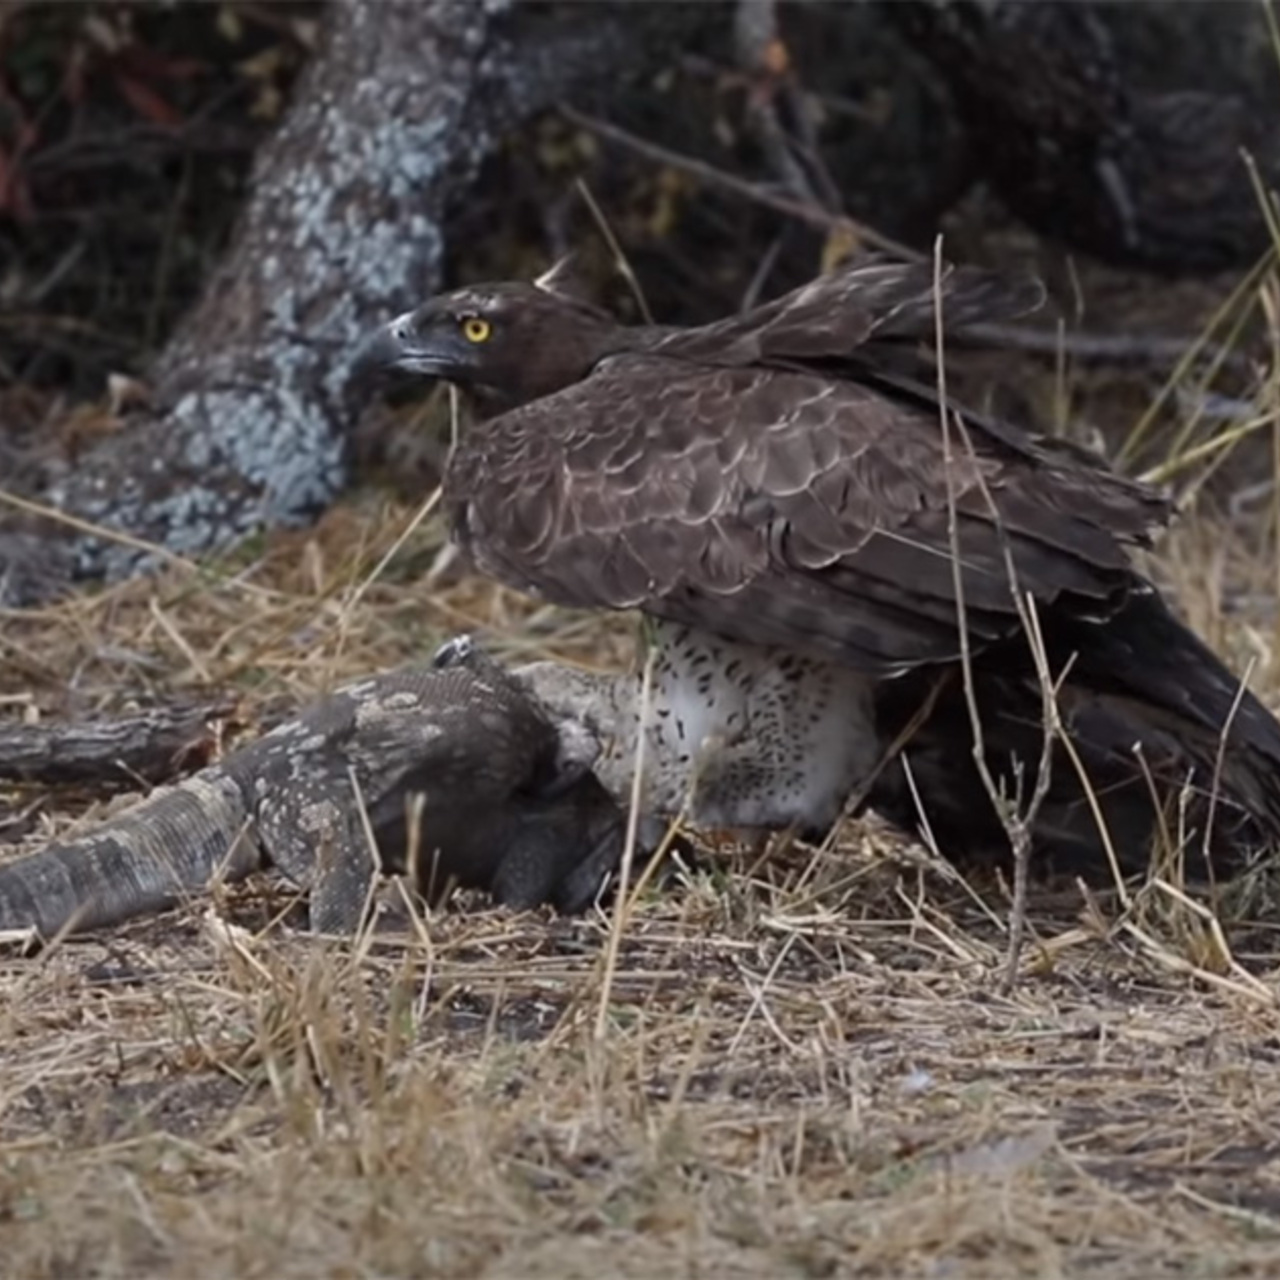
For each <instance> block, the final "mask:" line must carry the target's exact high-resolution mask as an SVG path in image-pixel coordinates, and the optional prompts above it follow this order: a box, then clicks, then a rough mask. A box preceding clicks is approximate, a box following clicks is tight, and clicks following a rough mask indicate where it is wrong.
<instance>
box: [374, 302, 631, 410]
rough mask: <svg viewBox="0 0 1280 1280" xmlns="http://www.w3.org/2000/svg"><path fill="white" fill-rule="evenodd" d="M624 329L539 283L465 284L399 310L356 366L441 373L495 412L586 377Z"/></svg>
mask: <svg viewBox="0 0 1280 1280" xmlns="http://www.w3.org/2000/svg"><path fill="white" fill-rule="evenodd" d="M624 332H625V331H624V330H623V328H622V326H621V325H619V324H618V323H617V322H616V321H615V320H614V319H613V317H611V316H610V315H609V314H608V313H607V312H604V311H601V310H599V309H597V308H596V307H593V306H591V305H590V304H588V303H585V302H583V301H581V300H579V299H577V298H574V297H572V296H569V295H567V294H565V293H561V292H559V291H554V290H551V289H547V288H545V287H543V286H542V285H540V284H523V283H503V284H478V285H469V286H468V287H466V288H464V289H455V290H454V291H453V292H451V293H442V294H438V295H437V296H436V297H434V298H431V299H429V300H428V301H426V302H424V303H423V304H422V306H420V307H418V308H417V309H416V310H415V311H408V312H406V313H405V314H404V315H402V316H398V317H397V318H396V319H395V320H393V321H392V322H391V323H390V324H388V325H386V326H385V327H383V328H382V329H381V330H379V331H378V333H376V334H375V335H374V337H373V338H372V340H371V341H370V342H369V344H368V345H367V346H366V348H365V350H364V351H363V352H361V354H360V357H359V359H358V364H359V366H360V367H361V368H364V369H367V368H371V367H372V368H391V369H399V370H402V371H404V372H406V373H413V374H421V375H424V376H426V377H431V378H443V379H444V380H445V381H447V382H452V383H454V384H455V385H456V386H457V387H459V388H460V389H461V390H463V391H464V392H466V393H468V394H469V395H470V396H472V397H473V398H474V399H475V400H477V401H478V402H479V404H480V406H481V407H482V408H484V409H486V410H487V411H488V412H490V413H496V412H504V411H506V410H508V409H514V408H516V407H517V406H519V405H522V404H526V403H528V402H529V401H530V400H537V399H540V398H541V397H542V396H547V395H551V394H552V393H554V392H556V391H559V390H561V389H562V388H564V387H567V386H569V385H570V384H572V383H574V382H577V381H579V380H580V379H582V378H585V377H586V376H587V374H589V373H590V372H591V369H592V367H593V366H594V365H595V363H596V361H597V360H599V359H600V358H601V356H603V355H605V354H607V353H608V352H609V351H611V350H617V349H618V348H619V347H620V346H621V345H622V344H621V343H620V341H619V338H620V335H621V334H623V333H624Z"/></svg>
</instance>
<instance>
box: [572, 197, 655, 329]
mask: <svg viewBox="0 0 1280 1280" xmlns="http://www.w3.org/2000/svg"><path fill="white" fill-rule="evenodd" d="M574 185H575V186H576V187H577V189H578V194H579V195H580V196H581V197H582V199H583V200H584V201H585V203H586V206H587V208H588V209H589V210H590V211H591V216H592V218H594V219H595V224H596V226H597V227H598V228H599V230H600V234H601V235H602V236H603V237H604V242H605V244H607V245H608V246H609V252H610V253H612V254H613V264H614V266H616V267H617V268H618V270H619V272H621V274H622V278H623V279H624V280H625V281H626V282H627V288H628V289H630V290H631V296H632V297H633V298H635V300H636V306H637V307H639V308H640V314H641V315H642V316H643V317H644V322H645V324H650V325H651V324H652V323H653V313H652V312H651V311H650V310H649V304H648V302H646V301H645V296H644V290H643V289H642V288H641V287H640V281H639V279H638V278H637V276H636V273H635V271H634V270H633V269H632V266H631V262H630V260H629V259H628V257H627V255H626V254H625V253H623V252H622V246H621V245H620V244H619V243H618V237H617V236H615V235H614V234H613V228H612V227H611V226H610V225H609V220H608V218H606V217H605V216H604V210H603V209H601V208H600V205H599V204H598V203H597V202H596V198H595V196H593V195H592V194H591V188H590V187H588V186H587V184H586V183H585V182H583V180H582V179H581V178H579V179H578V180H577V182H576V183H575V184H574Z"/></svg>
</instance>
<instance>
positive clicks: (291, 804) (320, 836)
mask: <svg viewBox="0 0 1280 1280" xmlns="http://www.w3.org/2000/svg"><path fill="white" fill-rule="evenodd" d="M344 790H349V789H344V788H340V787H335V788H333V791H334V792H335V793H336V794H337V796H338V799H337V800H335V799H334V798H333V795H325V796H323V798H321V799H316V800H312V801H309V802H308V801H306V800H299V799H297V798H296V796H293V795H292V794H290V793H288V792H285V791H281V792H280V793H278V797H277V798H274V799H273V800H270V801H264V802H263V803H262V804H261V805H260V807H259V824H260V835H261V839H262V843H263V846H264V847H265V848H266V849H267V851H268V854H269V855H270V858H271V861H272V863H273V864H274V865H275V866H276V867H278V868H279V869H280V870H281V871H282V872H283V873H284V874H285V875H286V876H287V877H288V878H289V879H290V880H291V881H292V882H293V883H294V884H296V885H297V886H298V887H299V888H301V889H307V890H309V891H310V893H309V904H310V909H311V928H312V930H313V931H315V932H316V933H336V934H347V935H350V934H353V933H355V932H356V930H357V929H358V928H359V927H360V923H361V920H362V918H363V915H364V911H365V908H366V906H367V904H368V903H369V901H370V898H371V891H372V886H373V883H374V880H375V878H376V877H377V875H378V871H379V867H378V860H377V853H376V850H375V849H373V848H371V847H370V844H369V837H368V834H367V832H366V830H365V824H364V822H363V821H362V820H361V817H360V806H359V805H358V804H357V803H356V801H355V797H354V796H352V797H351V798H350V799H349V800H348V799H347V798H346V797H345V796H344V795H343V794H342V793H343V791H344Z"/></svg>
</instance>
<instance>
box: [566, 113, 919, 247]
mask: <svg viewBox="0 0 1280 1280" xmlns="http://www.w3.org/2000/svg"><path fill="white" fill-rule="evenodd" d="M560 114H561V115H562V116H564V118H565V119H566V120H568V121H569V122H570V123H572V124H576V125H578V126H579V127H580V128H583V129H587V130H589V131H590V132H591V133H594V134H595V135H596V136H597V137H600V138H604V139H605V140H606V141H608V142H613V143H616V144H617V145H618V146H620V147H625V148H627V150H629V151H633V152H635V153H636V154H637V155H641V156H644V157H645V158H646V159H648V160H652V161H654V162H655V163H657V164H664V165H668V166H670V167H671V168H673V169H679V170H680V171H681V172H682V173H687V174H690V175H692V176H693V177H695V178H698V179H700V180H701V181H703V182H705V183H707V184H708V185H710V186H717V187H720V188H722V189H723V190H725V191H732V192H734V193H735V194H736V195H740V196H742V197H744V198H745V199H747V200H750V201H751V202H752V203H753V204H759V205H764V206H765V207H766V208H769V209H774V210H776V211H777V212H778V213H785V214H787V215H788V216H789V217H792V218H798V219H799V220H800V221H801V222H807V223H808V224H809V225H810V226H813V227H817V228H819V229H820V230H823V231H840V232H843V233H844V234H846V235H849V236H851V237H853V238H854V239H855V240H860V241H864V242H865V243H867V244H870V245H874V246H875V247H876V248H878V249H883V250H884V251H885V252H886V253H891V254H893V255H894V256H895V257H898V258H902V259H903V260H905V261H908V262H922V261H924V255H923V254H922V253H920V252H919V251H918V250H916V249H912V248H911V247H910V246H908V245H905V244H902V243H901V242H900V241H897V240H894V239H891V238H890V237H889V236H886V235H881V233H880V232H879V231H876V230H874V228H872V227H869V226H867V225H866V223H864V222H858V221H857V220H856V219H854V218H850V217H847V216H845V215H844V214H832V213H828V212H826V210H824V209H821V208H819V207H818V206H816V205H809V204H806V203H805V202H804V201H802V200H796V199H793V198H792V197H791V196H785V195H780V194H779V193H778V192H776V191H772V190H770V189H769V188H768V187H766V186H764V185H762V184H760V183H757V182H751V181H749V180H748V179H746V178H739V177H738V176H737V175H736V174H732V173H726V172H725V171H724V170H723V169H717V168H716V167H715V166H714V165H710V164H707V163H706V162H705V161H703V160H697V159H694V157H692V156H685V155H681V154H680V153H679V152H678V151H669V150H668V149H667V148H666V147H662V146H659V145H658V144H657V143H656V142H649V141H647V140H646V139H644V138H640V137H637V136H636V135H635V134H634V133H629V132H628V131H627V130H626V129H620V128H618V126H617V125H616V124H610V123H608V121H606V120H599V119H597V118H596V117H595V116H589V115H585V114H584V113H583V112H581V111H578V110H577V109H575V108H574V107H570V106H568V105H567V104H562V105H561V107H560Z"/></svg>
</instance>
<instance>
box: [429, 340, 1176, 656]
mask: <svg viewBox="0 0 1280 1280" xmlns="http://www.w3.org/2000/svg"><path fill="white" fill-rule="evenodd" d="M969 435H970V439H971V441H972V444H973V448H972V451H970V452H965V451H963V449H962V446H961V444H960V441H959V439H957V440H956V442H955V448H956V454H955V456H954V457H953V459H952V461H951V465H950V473H951V484H952V490H953V495H954V503H955V508H956V513H957V519H958V536H959V544H960V548H961V574H960V577H961V582H962V587H963V593H964V599H965V605H966V614H967V622H968V626H969V630H970V633H971V637H972V639H973V641H974V643H975V645H978V646H981V645H983V644H986V643H989V642H992V641H995V640H997V639H998V638H1000V637H1001V636H1005V635H1008V634H1010V633H1011V632H1012V631H1013V630H1014V629H1015V628H1016V627H1017V626H1018V618H1017V612H1016V607H1015V605H1014V602H1013V598H1012V594H1011V591H1010V586H1009V580H1008V574H1007V570H1006V552H1007V554H1009V555H1011V556H1012V559H1013V563H1014V565H1015V569H1016V573H1017V577H1018V581H1019V585H1020V587H1021V589H1022V590H1024V591H1030V592H1031V593H1032V594H1033V595H1034V596H1035V597H1036V598H1037V600H1038V601H1039V602H1040V603H1041V604H1042V605H1049V606H1054V607H1058V608H1061V609H1063V610H1065V611H1066V612H1068V613H1070V614H1076V615H1079V616H1085V617H1087V616H1106V615H1108V614H1110V613H1111V612H1112V611H1114V610H1115V609H1116V608H1118V607H1119V605H1120V604H1121V603H1122V601H1123V600H1124V598H1125V597H1126V595H1127V594H1128V592H1129V590H1130V589H1131V588H1132V586H1133V585H1134V583H1135V582H1136V581H1137V580H1136V578H1135V577H1134V574H1133V572H1132V569H1131V568H1130V565H1129V560H1128V555H1127V551H1126V547H1125V544H1126V543H1132V542H1141V541H1144V540H1145V538H1146V536H1147V533H1148V530H1149V528H1150V526H1151V525H1152V524H1154V523H1156V522H1158V521H1159V520H1161V519H1162V518H1163V517H1164V515H1165V511H1166V508H1165V504H1164V502H1163V501H1162V500H1161V499H1160V498H1159V497H1158V496H1157V495H1156V494H1155V493H1154V492H1153V491H1151V490H1148V489H1146V488H1144V487H1141V486H1139V485H1136V484H1134V483H1132V482H1130V481H1127V480H1125V479H1123V478H1121V477H1119V476H1117V475H1115V474H1114V473H1112V472H1110V471H1108V470H1106V469H1105V467H1103V466H1102V465H1101V464H1099V465H1098V466H1097V467H1091V466H1085V465H1084V464H1082V463H1081V462H1080V461H1079V460H1078V459H1076V458H1073V457H1071V456H1069V455H1060V454H1058V453H1055V452H1049V451H1045V450H1042V449H1040V448H1039V447H1038V446H1037V445H1036V444H1035V442H1033V441H1032V440H1031V439H1030V438H1029V437H1026V438H1024V437H1020V436H1015V435H1005V434H1003V433H1002V435H1001V436H1000V437H999V438H992V437H991V436H989V435H988V434H987V433H985V432H984V431H983V429H982V427H981V424H973V425H971V426H970V429H969ZM945 462H946V459H945V456H944V449H943V442H942V435H941V428H940V425H939V423H938V421H937V419H936V416H934V415H933V414H931V413H930V412H929V411H928V410H927V409H925V408H921V407H920V406H918V405H915V404H902V403H898V402H897V401H895V400H893V399H890V398H888V397H886V396H885V395H884V394H881V393H880V392H878V391H876V390H873V389H870V388H867V387H864V386H861V385H858V384H855V383H852V382H847V381H838V380H832V379H827V378H823V377H820V376H818V375H810V374H805V373H798V372H779V371H777V370H769V369H760V368H749V367H748V368H735V367H720V368H705V367H703V368H699V367H692V368H691V367H690V366H689V365H688V364H686V363H684V362H680V361H676V360H671V359H667V358H664V357H663V356H661V355H651V354H649V355H627V356H618V357H612V358H610V359H608V360H606V361H604V362H603V363H602V364H601V365H600V366H599V368H598V369H597V371H596V372H595V373H594V374H593V375H592V376H591V377H589V378H587V379H585V380H584V381H582V382H580V383H577V384H575V385H573V386H571V387H568V388H566V389H565V390H564V391H561V392H559V393H557V394H555V395H552V396H547V397H544V398H543V399H541V400H537V401H534V402H532V403H530V404H528V405H526V406H524V407H523V408H521V409H518V410H515V411H513V412H510V413H507V414H504V415H502V416H500V417H498V418H495V419H492V420H490V421H488V422H486V423H483V424H480V425H478V426H477V427H476V428H475V429H473V430H472V431H471V432H469V433H468V435H467V437H466V438H465V440H464V443H463V444H462V445H461V446H460V448H459V451H458V453H457V455H456V457H455V459H454V462H453V465H452V467H451V472H450V476H449V482H448V485H447V489H448V492H449V494H450V503H451V507H452V511H453V518H454V522H455V527H456V529H457V532H458V534H459V537H460V538H461V540H462V541H463V543H464V544H466V545H467V546H468V547H469V548H470V550H471V552H472V554H473V555H474V556H475V558H476V560H477V561H478V563H479V564H480V566H481V567H482V568H483V569H485V570H487V571H488V572H490V573H492V574H494V575H495V576H497V577H499V578H502V579H504V580H506V581H507V582H509V583H511V584H512V585H515V586H517V587H521V588H523V589H526V590H531V591H534V592H536V593H538V594H540V595H542V596H544V597H545V598H548V599H551V600H554V601H557V602H559V603H563V604H567V605H573V606H580V607H581V606H590V607H609V608H631V607H640V608H642V609H645V610H646V611H648V612H650V613H653V614H655V615H658V616H663V617H668V618H671V619H674V620H679V621H685V622H688V623H691V624H695V625H698V626H701V627H705V628H707V629H709V630H712V631H717V632H720V633H722V634H725V635H728V636H731V637H733V638H737V639H741V640H747V641H756V642H760V643H775V644H785V645H788V646H790V647H792V648H795V649H797V650H800V651H804V652H810V653H815V654H820V655H823V656H826V657H833V658H838V659H840V660H842V661H846V662H851V663H854V664H856V665H858V666H861V667H863V668H865V669H867V670H869V671H874V672H882V673H887V672H890V671H896V670H902V669H904V668H905V667H909V666H912V665H915V664H919V663H923V662H929V661H936V660H939V659H943V658H949V657H953V656H954V655H955V653H956V651H957V634H956V601H955V578H954V574H953V570H952V564H951V553H950V548H951V542H950V533H949V528H950V520H949V508H948V483H947V467H946V465H945ZM992 503H994V505H995V508H996V511H997V512H998V518H996V517H995V516H993V513H992V511H991V504H992Z"/></svg>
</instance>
